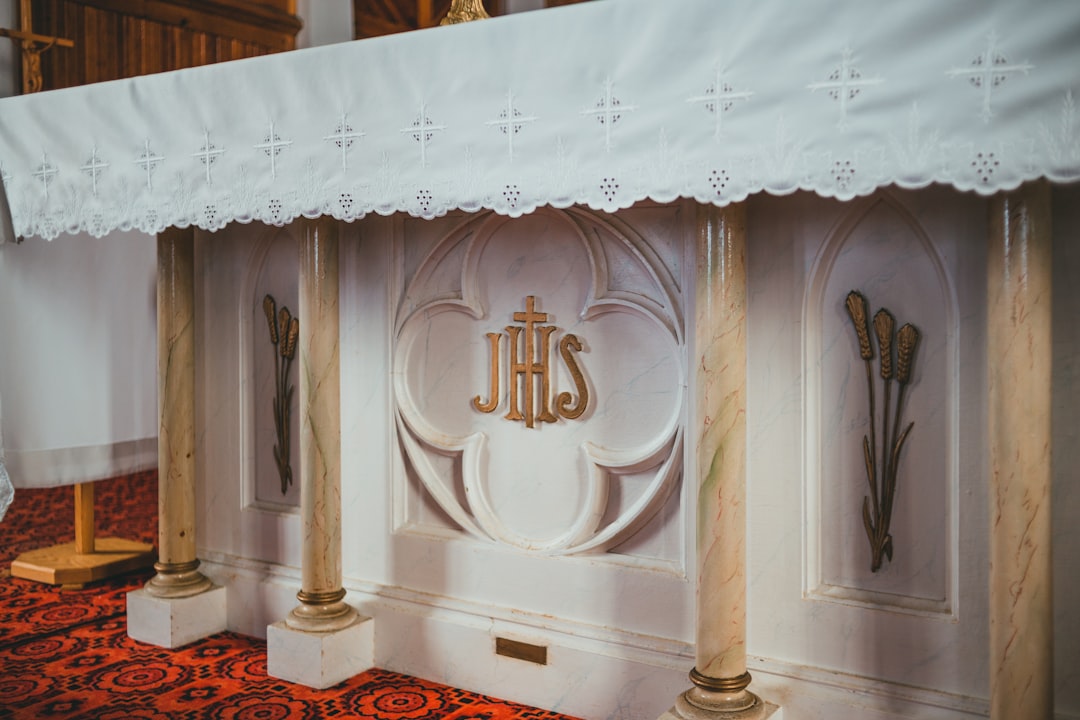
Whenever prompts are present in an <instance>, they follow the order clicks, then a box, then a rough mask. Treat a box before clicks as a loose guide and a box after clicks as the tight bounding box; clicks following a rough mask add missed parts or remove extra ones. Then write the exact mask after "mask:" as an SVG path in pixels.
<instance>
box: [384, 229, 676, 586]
mask: <svg viewBox="0 0 1080 720" xmlns="http://www.w3.org/2000/svg"><path fill="white" fill-rule="evenodd" d="M405 244H406V246H408V245H409V239H408V238H405ZM430 247H431V249H430V251H429V252H428V253H427V254H426V256H425V257H423V258H422V259H414V260H413V261H412V262H410V263H408V266H407V267H406V278H405V291H404V294H403V297H402V300H401V304H400V310H399V312H398V314H397V319H396V342H395V350H394V361H393V365H394V393H395V404H396V414H397V424H398V438H399V441H400V445H401V452H402V454H403V456H404V458H405V477H406V479H407V480H408V481H407V482H403V483H400V484H399V487H401V488H402V491H403V492H406V493H415V492H422V493H423V494H424V495H425V497H423V498H416V497H415V496H412V497H410V499H409V501H408V502H406V503H405V504H404V507H405V508H407V510H406V513H407V516H408V517H407V518H405V521H404V524H403V527H406V528H409V529H411V530H415V531H419V532H424V531H427V532H437V533H445V532H447V531H448V530H452V531H457V532H458V533H463V534H465V535H466V536H471V537H472V538H474V539H475V540H479V541H483V542H495V543H498V544H502V545H506V546H510V547H513V548H516V549H518V550H520V551H523V552H530V553H543V554H571V553H582V552H601V551H608V550H611V549H612V548H615V547H616V546H619V547H620V549H619V550H618V551H617V552H616V553H615V554H613V555H611V557H613V558H614V557H619V556H620V553H621V554H622V555H623V556H625V555H641V557H642V558H647V559H648V560H649V561H652V562H655V563H659V564H660V565H663V564H665V563H667V562H676V561H681V557H682V547H681V543H680V542H679V540H678V538H679V537H681V535H680V534H679V533H678V532H677V528H678V527H679V524H678V523H665V524H664V527H650V528H649V530H648V532H645V533H642V534H641V537H638V538H636V540H632V538H634V536H635V535H638V534H639V532H640V531H642V530H643V528H646V527H647V526H649V525H650V522H651V521H653V520H654V519H657V518H662V519H664V520H670V519H671V517H672V514H673V513H675V512H676V511H677V509H678V501H677V498H676V499H675V500H674V501H672V500H671V498H672V497H673V490H674V489H675V488H676V487H678V485H679V483H680V480H681V459H682V452H683V451H682V427H683V413H684V403H685V398H684V388H685V377H684V376H685V371H684V368H683V357H684V350H683V345H682V332H681V324H680V323H681V320H680V318H681V308H680V302H679V295H678V288H677V286H676V284H675V282H674V280H673V277H672V272H671V270H670V268H669V267H668V265H667V264H665V262H663V261H662V260H661V257H660V255H658V254H657V253H656V252H654V250H653V249H652V248H651V247H650V246H649V244H648V243H647V242H645V241H644V240H643V239H642V238H641V237H640V236H638V235H636V234H635V233H634V232H633V231H632V230H631V229H630V228H629V227H627V226H625V225H623V224H622V223H614V222H611V221H608V220H607V219H604V218H602V217H601V216H598V215H595V214H592V213H588V212H585V211H579V210H568V211H541V212H537V213H535V214H532V215H529V216H527V217H523V218H519V219H513V220H512V219H508V218H505V217H498V216H493V215H486V216H481V217H479V218H477V219H475V220H474V221H472V222H467V223H465V224H464V225H459V226H458V227H457V228H455V229H453V230H451V231H450V232H449V233H448V234H447V235H446V236H445V237H444V238H442V240H441V241H439V242H437V243H435V244H433V245H432V246H430ZM670 502H674V503H675V504H674V505H670ZM665 507H666V508H667V509H666V510H665ZM672 507H674V508H675V510H672V509H671V508H672ZM436 508H437V509H438V511H437V512H436V511H435V510H436ZM668 524H670V525H672V526H673V527H675V528H676V530H675V531H672V530H670V529H665V528H667V525H668ZM672 533H674V534H672Z"/></svg>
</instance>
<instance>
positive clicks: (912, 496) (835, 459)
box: [802, 190, 960, 614]
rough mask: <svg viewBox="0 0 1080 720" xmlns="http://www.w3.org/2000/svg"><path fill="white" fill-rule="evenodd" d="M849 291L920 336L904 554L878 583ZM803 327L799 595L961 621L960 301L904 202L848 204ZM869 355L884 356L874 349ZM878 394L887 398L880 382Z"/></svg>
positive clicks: (810, 286)
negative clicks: (867, 530) (865, 510)
mask: <svg viewBox="0 0 1080 720" xmlns="http://www.w3.org/2000/svg"><path fill="white" fill-rule="evenodd" d="M850 290H859V291H860V292H861V293H862V294H863V295H864V296H865V297H866V298H867V302H868V307H869V315H870V316H871V317H872V316H873V314H874V312H875V311H876V310H877V309H878V308H880V307H885V308H887V309H889V310H890V311H891V312H892V313H893V315H894V316H895V317H896V323H897V327H899V326H900V325H902V324H903V323H905V322H910V323H912V324H913V325H915V326H916V327H917V328H918V329H919V331H920V334H921V340H920V346H919V350H918V351H917V355H916V363H915V370H914V375H913V378H912V383H911V386H910V392H909V393H908V396H907V398H906V399H905V405H906V407H907V412H906V414H905V419H906V420H910V421H914V422H915V426H914V430H913V432H912V435H911V436H910V437H909V440H908V443H907V445H906V446H905V449H904V457H903V460H902V462H901V463H900V475H901V477H900V479H899V480H898V489H897V501H896V505H895V506H894V514H893V522H892V528H894V529H895V530H896V532H895V533H893V536H894V538H895V540H896V543H897V546H896V548H895V550H896V556H895V558H894V561H893V562H890V563H887V564H886V565H885V567H884V568H883V569H882V571H879V572H878V573H876V574H871V572H870V570H869V563H868V561H867V560H868V557H869V548H868V545H867V541H866V537H865V534H864V531H863V529H862V519H861V503H862V498H863V496H864V495H866V494H867V489H868V485H867V480H866V475H865V465H864V462H863V457H862V450H861V442H862V437H863V435H864V434H866V432H867V427H868V423H869V422H870V420H869V414H868V411H867V408H866V397H867V384H866V383H867V380H866V372H865V367H864V363H863V361H862V360H861V359H860V358H859V354H858V346H857V343H856V338H855V332H854V329H853V327H852V326H851V321H850V319H849V318H848V317H847V314H846V310H845V307H844V301H845V298H846V295H847V293H848V291H850ZM802 326H803V348H804V355H803V357H804V363H803V370H804V373H803V377H804V388H803V390H804V393H803V394H804V404H803V407H804V422H803V428H804V432H803V452H804V463H803V467H804V473H805V476H804V499H805V503H804V532H805V543H804V547H805V548H806V555H805V558H804V573H803V575H804V578H805V579H806V587H805V591H806V592H807V593H808V594H809V595H812V596H813V595H817V596H819V597H823V598H830V599H837V600H841V601H843V602H854V603H861V604H867V605H869V606H888V607H894V608H895V607H899V608H904V609H908V610H917V611H920V612H927V611H928V612H934V613H951V614H954V613H955V610H956V609H955V602H954V601H955V594H956V587H957V582H958V580H957V577H958V576H957V548H958V532H959V531H958V525H959V513H958V493H959V451H958V448H957V434H958V424H959V406H960V398H959V373H960V367H959V345H958V331H959V311H958V299H957V291H956V288H955V284H954V282H953V281H952V279H951V278H950V275H949V272H948V269H947V265H946V262H945V259H944V257H943V254H942V252H941V250H940V249H939V247H938V244H937V243H936V242H935V240H934V238H933V237H931V235H930V233H929V232H928V231H927V229H926V227H925V226H924V224H923V223H922V222H920V220H919V218H918V217H917V216H916V214H915V213H914V212H913V211H912V210H911V209H910V208H909V207H908V205H907V203H906V202H905V200H904V196H903V194H902V193H899V192H896V191H892V190H888V191H879V192H877V193H875V194H873V195H871V196H868V197H866V198H863V199H861V200H858V201H855V202H852V203H849V204H847V205H845V211H844V213H843V214H842V215H841V217H840V219H839V221H838V222H837V223H836V224H835V225H834V226H833V228H832V230H831V231H830V232H829V233H828V235H827V237H826V239H825V240H824V242H823V243H822V245H821V249H820V251H819V252H818V253H817V255H816V257H815V259H814V261H813V263H812V265H811V269H810V271H809V274H808V277H807V283H806V289H805V295H804V299H803V311H802ZM871 336H873V331H872V330H871ZM872 344H873V346H874V350H875V353H877V343H876V340H875V341H874V342H873V343H872ZM874 368H875V370H874V372H875V373H876V372H877V365H876V364H875V365H874ZM875 382H877V383H879V385H877V388H878V389H879V390H878V391H879V392H880V387H881V385H880V382H881V381H880V380H879V379H878V378H877V377H876V376H875ZM879 397H880V396H879ZM877 412H878V413H880V412H881V410H880V409H878V410H877ZM916 566H918V567H916Z"/></svg>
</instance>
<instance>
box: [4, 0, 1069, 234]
mask: <svg viewBox="0 0 1080 720" xmlns="http://www.w3.org/2000/svg"><path fill="white" fill-rule="evenodd" d="M676 1H677V6H678V7H677V12H672V7H671V3H657V2H655V0H619V2H618V3H581V4H579V5H575V6H572V7H568V8H565V9H564V10H562V11H560V12H559V13H551V14H547V13H522V14H518V15H510V16H507V17H505V18H501V19H500V20H499V22H497V23H492V24H490V25H488V24H486V23H474V24H468V25H461V26H453V27H447V28H443V29H441V30H438V31H433V32H430V33H403V34H400V35H397V36H393V37H389V38H379V39H377V40H372V41H360V42H355V43H341V44H339V45H332V46H326V47H321V48H312V49H311V50H310V51H308V52H304V53H282V54H277V55H268V56H265V57H261V58H255V59H252V60H248V61H245V62H243V63H225V64H221V65H213V66H207V67H203V68H198V69H195V70H192V71H182V72H178V73H164V74H159V75H150V76H145V77H140V78H134V79H132V80H128V81H124V82H122V83H103V84H100V85H88V86H82V87H76V88H67V89H64V90H58V91H55V92H50V93H38V94H33V95H23V96H17V97H11V98H4V99H0V163H2V165H0V167H2V172H0V175H2V177H3V183H4V196H5V197H6V200H7V202H8V204H9V205H10V210H11V216H12V220H13V224H14V227H15V232H16V235H17V236H21V237H32V236H39V237H43V238H53V237H56V236H57V235H59V234H60V233H63V232H70V233H79V232H88V233H91V234H94V235H102V234H107V233H109V232H111V231H113V230H115V229H119V228H124V229H136V230H141V231H143V232H147V233H157V232H160V231H161V230H163V229H164V228H167V227H170V226H181V227H186V226H189V225H194V226H197V227H200V228H203V229H205V230H217V229H220V228H222V227H224V226H225V225H226V224H228V223H230V222H237V221H239V222H251V221H259V222H264V223H269V224H285V223H289V222H292V221H293V220H295V219H296V218H298V217H316V216H318V215H330V216H333V217H335V218H337V219H340V220H348V221H351V220H356V219H358V218H361V217H364V216H365V215H366V214H368V213H372V212H376V213H379V214H383V215H388V214H392V213H396V212H405V213H411V214H414V215H418V216H420V217H425V218H430V217H434V216H437V215H441V214H445V213H447V212H449V211H451V210H455V209H460V210H464V211H468V212H476V211H479V210H482V209H492V210H495V211H496V212H498V213H501V214H506V215H510V216H515V217H516V216H520V215H524V214H528V213H532V212H534V211H536V210H537V209H538V208H540V207H544V206H551V207H556V208H565V207H568V206H570V205H583V206H587V207H590V208H593V209H596V210H603V211H607V212H614V211H616V210H619V209H622V208H626V207H629V206H630V205H633V204H634V203H636V202H639V201H641V200H644V199H646V198H650V199H653V200H656V201H658V202H669V201H671V200H673V199H675V198H679V197H683V198H692V199H695V200H697V201H699V202H703V203H710V204H715V205H725V204H727V203H731V202H740V201H742V200H744V199H745V198H746V197H747V196H748V195H750V194H754V193H760V192H767V193H773V194H777V195H786V194H789V193H792V192H794V191H796V190H808V191H813V192H816V193H818V194H820V195H822V196H826V197H835V198H838V199H840V200H850V199H852V198H855V197H860V196H864V195H867V194H869V193H871V192H873V191H874V190H875V189H877V188H880V187H883V186H888V185H896V186H899V187H904V188H916V187H924V186H926V185H928V184H930V183H941V184H947V185H951V186H952V187H955V188H957V189H959V190H962V191H974V192H978V193H980V194H983V195H989V194H992V193H995V192H999V191H1002V190H1011V189H1013V188H1016V187H1017V186H1019V185H1020V184H1021V183H1024V182H1027V181H1030V180H1033V179H1036V178H1047V179H1049V180H1051V181H1054V182H1073V181H1077V180H1080V122H1077V119H1076V102H1075V97H1076V93H1077V92H1080V85H1078V84H1077V78H1076V68H1077V67H1080V43H1077V42H1075V38H1077V37H1080V3H1070V2H1066V1H1064V0H1029V1H1028V2H1025V3H1017V2H1015V1H1014V0H951V1H950V2H949V3H947V4H939V5H935V6H927V5H925V4H912V3H897V2H891V1H890V0H866V1H865V2H861V3H858V4H856V5H853V6H852V7H850V8H847V9H846V10H845V12H844V13H842V14H837V13H836V12H834V8H833V7H832V5H831V3H830V2H829V0H805V1H804V2H800V3H799V7H798V11H797V12H796V11H793V10H792V8H791V5H790V3H785V2H783V0H762V2H759V3H756V4H755V6H754V11H753V13H752V17H750V16H748V15H747V12H746V10H745V9H744V8H743V7H741V6H740V5H739V4H730V3H717V2H715V1H714V0H673V2H676ZM807 18H814V19H821V22H819V23H818V24H817V26H816V27H815V31H814V32H807V29H806V25H807ZM826 18H827V20H828V21H827V22H825V19H826ZM717 47H722V52H720V53H718V52H716V51H715V50H711V49H714V48H717ZM912 47H917V48H918V52H910V51H909V49H910V48H912ZM843 48H848V49H846V50H843V51H841V49H843ZM793 57H798V58H800V62H799V64H798V65H797V66H794V65H792V62H791V58H793ZM433 58H437V59H451V58H452V62H451V61H444V60H440V61H438V62H433V61H432V59H433ZM466 67H474V68H483V72H479V73H474V72H462V70H461V69H462V68H466ZM357 68H378V69H379V71H378V72H376V73H370V74H369V75H365V80H364V82H362V83H361V82H357V79H356V72H357V70H356V69H357ZM316 77H317V78H319V81H318V82H312V78H316ZM222 98H227V101H225V102H223V101H222ZM980 153H981V155H980ZM848 162H850V163H851V164H850V165H846V164H845V163H848Z"/></svg>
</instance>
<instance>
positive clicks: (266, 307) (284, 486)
mask: <svg viewBox="0 0 1080 720" xmlns="http://www.w3.org/2000/svg"><path fill="white" fill-rule="evenodd" d="M263 312H264V313H266V324H267V326H269V328H270V343H271V344H272V345H273V346H274V431H275V433H276V436H277V444H276V445H274V462H275V463H277V469H278V477H280V478H281V494H282V495H284V494H285V493H287V492H288V491H289V486H290V485H292V482H293V476H292V464H291V462H290V459H289V448H290V441H289V438H290V434H289V427H290V422H289V415H290V411H289V408H290V407H291V405H292V394H293V390H294V389H295V388H294V387H293V386H292V385H291V384H290V383H289V369H290V368H291V367H292V361H293V358H295V357H296V341H297V339H298V338H299V337H300V320H299V319H297V318H294V317H293V316H292V313H290V312H289V308H287V307H285V306H282V307H281V311H280V312H278V310H277V302H276V301H275V300H274V297H273V296H272V295H267V296H266V297H264V298H263Z"/></svg>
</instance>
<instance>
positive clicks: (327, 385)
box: [285, 217, 358, 632]
mask: <svg viewBox="0 0 1080 720" xmlns="http://www.w3.org/2000/svg"><path fill="white" fill-rule="evenodd" d="M339 325H340V322H339V318H338V227H337V223H336V222H335V221H334V220H333V218H330V217H324V218H320V219H318V220H314V221H305V222H304V226H303V238H302V239H301V241H300V340H299V348H300V408H301V415H302V420H301V428H300V513H301V517H302V521H303V532H304V540H303V547H302V556H301V562H302V568H301V589H300V592H299V593H297V598H298V599H299V600H300V605H298V606H297V607H296V608H294V609H293V611H292V612H291V613H290V614H289V616H288V617H287V618H286V620H285V622H286V624H287V625H288V626H289V627H290V628H292V629H294V630H302V631H306V632H330V631H334V630H340V629H342V628H345V627H348V626H349V625H351V624H352V623H354V622H355V621H356V620H357V618H358V616H357V613H356V610H355V609H353V608H352V606H350V605H348V604H346V603H345V601H344V599H345V590H344V588H343V587H342V573H341V389H340V388H341V382H340V363H339V357H338V352H339V351H338V331H339Z"/></svg>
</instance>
